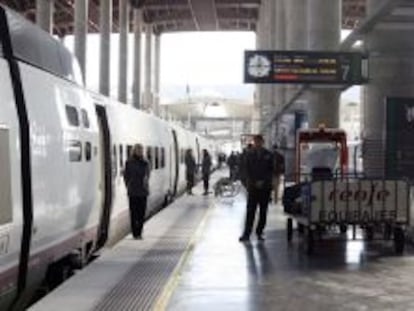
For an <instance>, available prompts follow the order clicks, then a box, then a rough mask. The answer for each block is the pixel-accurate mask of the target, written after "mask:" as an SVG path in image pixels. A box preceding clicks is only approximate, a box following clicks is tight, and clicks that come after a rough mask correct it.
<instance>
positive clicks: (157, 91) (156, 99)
mask: <svg viewBox="0 0 414 311" xmlns="http://www.w3.org/2000/svg"><path fill="white" fill-rule="evenodd" d="M154 49H155V62H154V107H155V114H156V115H157V116H159V115H160V112H161V109H160V71H161V68H160V61H161V59H160V57H161V35H159V34H158V35H155V46H154Z"/></svg>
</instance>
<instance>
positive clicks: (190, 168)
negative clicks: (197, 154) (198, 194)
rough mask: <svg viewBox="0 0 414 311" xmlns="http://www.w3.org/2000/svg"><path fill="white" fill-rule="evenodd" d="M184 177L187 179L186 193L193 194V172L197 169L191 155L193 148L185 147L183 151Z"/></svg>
mask: <svg viewBox="0 0 414 311" xmlns="http://www.w3.org/2000/svg"><path fill="white" fill-rule="evenodd" d="M184 162H185V177H186V180H187V194H189V195H193V187H194V180H195V174H196V170H197V164H196V161H195V159H194V156H193V150H191V149H187V151H186V153H185V158H184Z"/></svg>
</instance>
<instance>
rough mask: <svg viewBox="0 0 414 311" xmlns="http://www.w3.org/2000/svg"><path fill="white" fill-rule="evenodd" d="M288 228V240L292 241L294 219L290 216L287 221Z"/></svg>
mask: <svg viewBox="0 0 414 311" xmlns="http://www.w3.org/2000/svg"><path fill="white" fill-rule="evenodd" d="M286 230H287V241H288V242H291V241H292V236H293V221H292V218H288V219H287V221H286Z"/></svg>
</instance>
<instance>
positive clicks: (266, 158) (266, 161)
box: [239, 135, 273, 242]
mask: <svg viewBox="0 0 414 311" xmlns="http://www.w3.org/2000/svg"><path fill="white" fill-rule="evenodd" d="M263 143H264V140H263V137H262V136H261V135H256V136H255V137H254V147H253V149H252V150H251V151H250V152H248V153H247V154H246V158H245V170H246V171H245V178H246V187H247V193H248V198H247V213H246V222H245V225H244V231H243V234H242V235H241V237H240V239H239V241H240V242H248V241H249V240H250V234H251V232H252V228H253V223H254V218H255V214H256V209H257V205H259V208H260V210H259V222H258V224H257V227H256V235H257V238H258V240H259V241H263V240H264V237H263V230H264V228H265V226H266V218H267V208H268V204H269V199H270V192H271V190H272V172H273V155H272V153H271V152H270V151H269V150H267V149H265V148H264V147H263Z"/></svg>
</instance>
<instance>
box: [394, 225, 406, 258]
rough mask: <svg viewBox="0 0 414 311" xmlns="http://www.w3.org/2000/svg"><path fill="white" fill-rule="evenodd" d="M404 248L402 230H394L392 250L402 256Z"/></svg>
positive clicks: (396, 228)
mask: <svg viewBox="0 0 414 311" xmlns="http://www.w3.org/2000/svg"><path fill="white" fill-rule="evenodd" d="M404 246H405V234H404V230H403V229H402V228H400V227H395V228H394V248H395V252H396V253H397V254H402V253H403V252H404Z"/></svg>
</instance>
